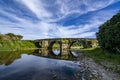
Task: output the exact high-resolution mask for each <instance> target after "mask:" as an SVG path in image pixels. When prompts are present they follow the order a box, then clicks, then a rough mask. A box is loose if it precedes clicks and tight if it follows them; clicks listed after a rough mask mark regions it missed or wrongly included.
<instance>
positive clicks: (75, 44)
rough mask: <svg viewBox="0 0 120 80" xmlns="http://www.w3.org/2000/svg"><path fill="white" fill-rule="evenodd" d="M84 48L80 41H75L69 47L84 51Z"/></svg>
mask: <svg viewBox="0 0 120 80" xmlns="http://www.w3.org/2000/svg"><path fill="white" fill-rule="evenodd" d="M82 48H84V45H83V43H82V42H80V41H73V42H72V43H70V45H69V49H82Z"/></svg>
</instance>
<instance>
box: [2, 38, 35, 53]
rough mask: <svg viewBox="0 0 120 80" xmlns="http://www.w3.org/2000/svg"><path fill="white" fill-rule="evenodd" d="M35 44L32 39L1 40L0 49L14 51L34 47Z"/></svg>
mask: <svg viewBox="0 0 120 80" xmlns="http://www.w3.org/2000/svg"><path fill="white" fill-rule="evenodd" d="M35 48H36V46H35V44H34V42H32V41H22V40H21V41H2V42H0V51H16V50H26V49H27V50H29V49H35Z"/></svg>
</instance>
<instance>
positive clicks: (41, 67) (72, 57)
mask: <svg viewBox="0 0 120 80" xmlns="http://www.w3.org/2000/svg"><path fill="white" fill-rule="evenodd" d="M77 56H78V52H77V51H70V50H65V51H60V50H46V49H40V50H30V51H14V52H0V80H90V79H88V77H87V76H88V75H89V74H90V73H89V71H85V70H84V69H85V66H83V65H82V64H81V63H80V61H78V60H77Z"/></svg>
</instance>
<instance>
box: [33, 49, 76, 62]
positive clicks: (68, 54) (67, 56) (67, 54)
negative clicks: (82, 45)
mask: <svg viewBox="0 0 120 80" xmlns="http://www.w3.org/2000/svg"><path fill="white" fill-rule="evenodd" d="M34 55H36V56H42V57H47V58H53V59H62V60H76V57H77V53H76V52H74V51H71V50H62V51H61V50H60V49H53V50H51V49H38V50H35V52H34Z"/></svg>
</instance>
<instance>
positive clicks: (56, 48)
mask: <svg viewBox="0 0 120 80" xmlns="http://www.w3.org/2000/svg"><path fill="white" fill-rule="evenodd" d="M61 45H62V44H61V42H60V41H52V42H50V45H49V50H50V52H51V53H53V54H54V55H60V54H61Z"/></svg>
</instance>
